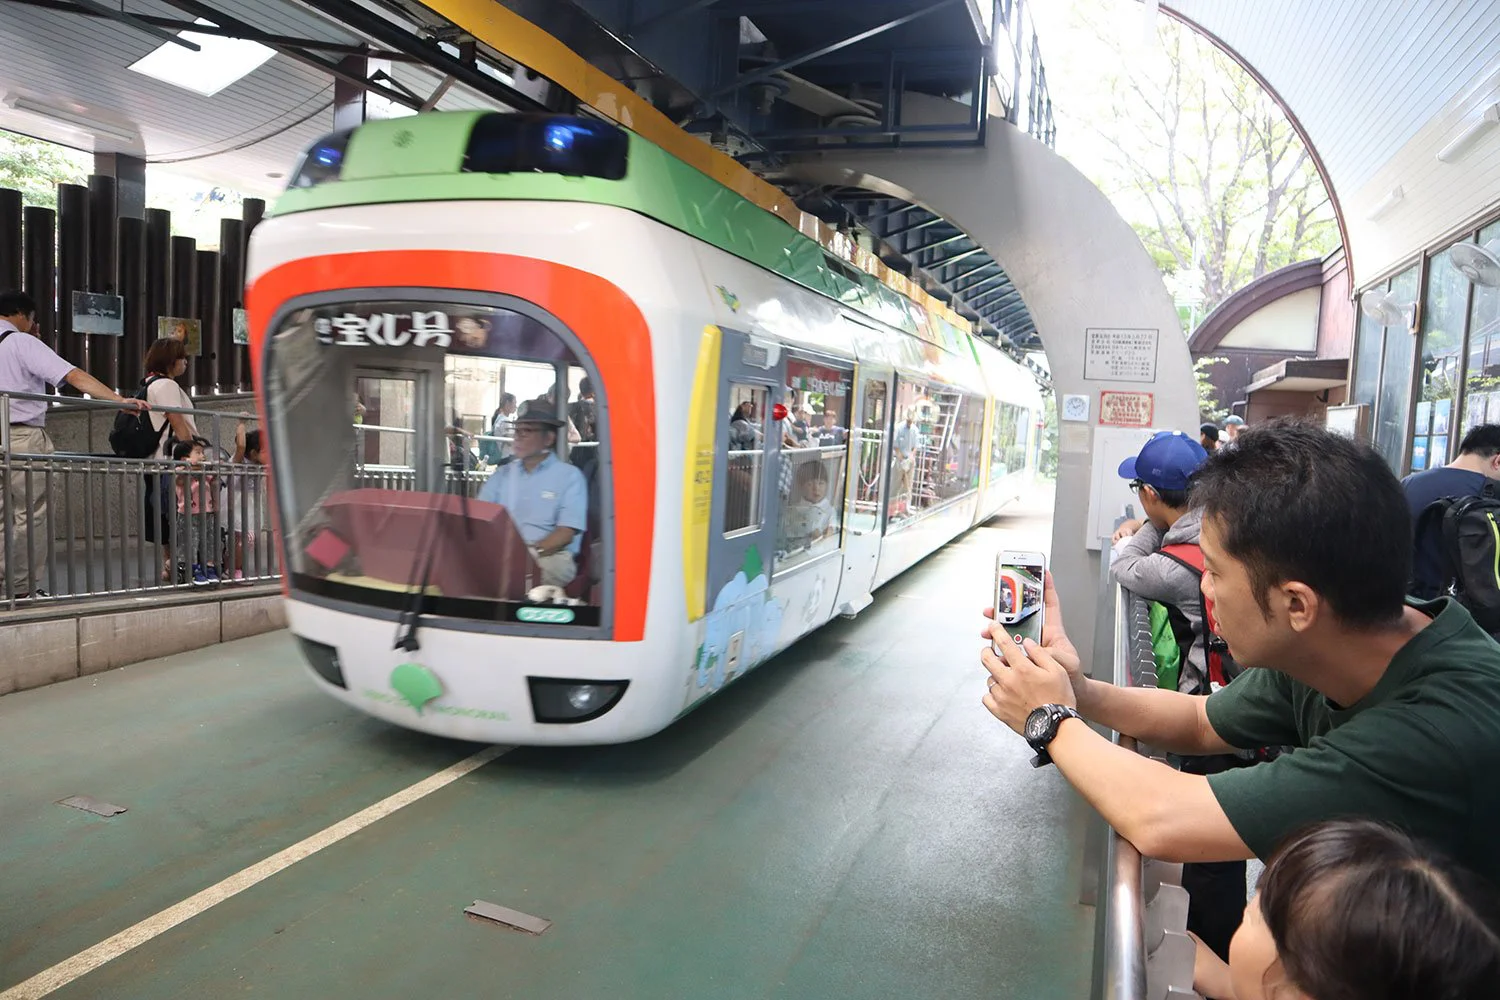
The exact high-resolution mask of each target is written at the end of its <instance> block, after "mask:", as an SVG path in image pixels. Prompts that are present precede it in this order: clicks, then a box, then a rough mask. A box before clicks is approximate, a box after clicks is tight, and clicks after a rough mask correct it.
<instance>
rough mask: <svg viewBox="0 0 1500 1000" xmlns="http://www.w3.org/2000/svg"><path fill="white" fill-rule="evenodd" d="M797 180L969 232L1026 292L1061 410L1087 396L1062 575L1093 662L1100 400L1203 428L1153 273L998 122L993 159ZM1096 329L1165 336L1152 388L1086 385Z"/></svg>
mask: <svg viewBox="0 0 1500 1000" xmlns="http://www.w3.org/2000/svg"><path fill="white" fill-rule="evenodd" d="M789 171H790V172H791V173H792V174H793V175H795V176H796V177H797V178H799V179H802V180H807V181H811V182H814V183H822V184H842V185H851V186H858V187H864V188H868V189H870V190H873V191H877V192H881V193H885V194H889V195H892V196H895V197H901V198H905V199H907V200H909V201H912V202H914V203H916V204H919V205H921V206H923V207H924V208H927V209H929V210H931V211H933V212H936V213H938V214H940V215H942V216H944V217H946V218H947V219H949V220H950V221H952V222H953V223H954V224H955V225H957V226H959V227H960V228H962V229H963V230H965V231H966V232H967V233H968V234H969V235H970V237H972V238H973V239H974V240H975V241H976V242H977V243H979V244H980V245H981V246H983V247H984V249H985V250H986V251H987V252H988V253H989V254H990V255H991V256H992V257H994V259H995V260H996V261H997V262H998V263H999V264H1000V266H1001V267H1003V268H1004V269H1005V271H1006V273H1007V274H1008V275H1010V278H1011V280H1012V281H1013V282H1014V283H1015V286H1016V288H1017V289H1018V290H1019V291H1020V293H1021V297H1022V299H1023V300H1024V301H1025V303H1026V307H1027V308H1028V309H1029V310H1030V311H1031V314H1032V316H1033V317H1034V318H1035V320H1036V325H1037V330H1038V332H1039V334H1040V336H1041V340H1042V344H1043V347H1044V348H1045V350H1046V354H1047V360H1048V362H1049V364H1050V366H1051V369H1052V380H1053V385H1054V386H1055V388H1056V390H1057V392H1058V394H1059V396H1062V395H1072V394H1086V395H1088V396H1089V398H1090V408H1089V423H1087V424H1081V423H1068V422H1063V423H1062V424H1061V425H1060V427H1059V435H1058V446H1059V456H1058V457H1059V466H1058V480H1057V506H1056V510H1055V515H1054V519H1053V527H1052V564H1053V567H1054V568H1055V570H1056V574H1055V576H1056V580H1057V586H1058V589H1059V592H1060V596H1061V597H1062V599H1063V601H1064V604H1065V606H1066V608H1067V615H1068V626H1069V632H1070V634H1071V635H1072V636H1073V640H1074V642H1075V643H1077V645H1078V647H1079V649H1081V650H1089V649H1091V648H1093V647H1092V642H1093V617H1094V610H1095V605H1096V602H1097V586H1098V580H1099V563H1098V559H1099V554H1098V553H1097V552H1093V551H1089V550H1087V549H1086V548H1085V545H1086V541H1087V538H1086V536H1087V534H1088V525H1087V519H1088V512H1089V491H1090V487H1091V469H1092V465H1091V461H1090V455H1091V453H1092V452H1093V450H1094V444H1095V438H1096V435H1097V433H1098V431H1099V417H1100V415H1099V393H1100V392H1101V391H1104V390H1121V391H1125V392H1150V393H1153V394H1154V396H1155V400H1154V402H1155V420H1154V424H1155V426H1156V427H1159V428H1172V429H1181V430H1184V431H1188V432H1190V433H1196V428H1197V425H1198V404H1197V392H1196V388H1195V385H1194V380H1193V372H1192V360H1191V358H1190V357H1189V355H1188V349H1187V343H1186V340H1185V338H1184V337H1183V336H1182V333H1181V328H1180V326H1179V323H1178V319H1177V312H1176V309H1175V308H1174V306H1173V304H1172V300H1171V297H1170V296H1169V295H1168V294H1167V289H1166V286H1165V285H1164V284H1163V283H1162V279H1161V274H1160V272H1159V271H1158V270H1157V268H1156V263H1155V262H1154V261H1153V260H1152V259H1151V256H1150V254H1148V253H1147V252H1146V249H1145V247H1143V246H1142V245H1141V242H1140V240H1139V238H1138V237H1137V236H1136V234H1135V231H1134V230H1132V229H1131V228H1130V226H1129V225H1127V224H1126V223H1125V221H1124V220H1123V219H1122V218H1120V216H1119V214H1118V213H1117V212H1116V211H1115V210H1114V207H1113V206H1112V205H1111V204H1110V203H1109V200H1108V199H1107V198H1106V197H1105V196H1104V194H1103V192H1101V191H1100V190H1099V189H1098V188H1097V187H1095V186H1094V185H1093V183H1092V182H1090V181H1089V179H1088V178H1087V177H1085V176H1084V175H1083V174H1081V173H1079V172H1078V171H1077V170H1076V169H1074V167H1073V166H1072V165H1071V164H1070V163H1068V162H1067V161H1066V160H1064V159H1063V158H1062V157H1060V156H1058V155H1057V154H1056V153H1054V152H1053V151H1052V150H1050V149H1048V148H1047V147H1046V146H1044V145H1042V144H1041V143H1040V142H1037V141H1036V140H1035V139H1032V138H1031V137H1030V136H1028V135H1026V134H1024V133H1022V132H1021V131H1019V130H1018V129H1016V128H1013V127H1011V126H1009V125H1007V124H1004V123H1001V122H998V121H992V122H991V123H990V127H989V128H988V130H987V137H986V145H985V146H984V147H983V148H977V149H964V150H902V151H896V152H885V151H874V150H869V151H861V150H858V149H853V148H851V149H845V150H840V151H839V152H837V153H820V154H817V155H816V156H815V157H814V158H810V159H807V160H802V161H799V162H797V163H795V164H793V165H792V166H791V167H790V168H789ZM1098 327H1104V328H1114V329H1147V330H1156V331H1159V332H1158V337H1157V344H1158V347H1157V360H1156V372H1155V381H1154V382H1152V383H1149V384H1147V383H1141V382H1123V381H1122V382H1115V381H1104V380H1089V379H1085V378H1084V354H1085V330H1087V329H1089V328H1098ZM1060 403H1061V400H1060V399H1059V404H1060ZM1060 409H1061V406H1059V410H1060ZM1111 475H1113V472H1112V471H1111ZM976 599H977V595H976Z"/></svg>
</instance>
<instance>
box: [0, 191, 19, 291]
mask: <svg viewBox="0 0 1500 1000" xmlns="http://www.w3.org/2000/svg"><path fill="white" fill-rule="evenodd" d="M21 246H22V243H21V192H19V191H11V190H9V189H5V190H0V289H11V288H21V287H22V285H21V261H22V260H23V251H22V249H21Z"/></svg>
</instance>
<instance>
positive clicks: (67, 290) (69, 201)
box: [42, 184, 93, 375]
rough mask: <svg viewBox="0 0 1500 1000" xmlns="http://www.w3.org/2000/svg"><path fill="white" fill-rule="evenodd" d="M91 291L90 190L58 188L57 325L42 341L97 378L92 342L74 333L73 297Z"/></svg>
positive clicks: (47, 332)
mask: <svg viewBox="0 0 1500 1000" xmlns="http://www.w3.org/2000/svg"><path fill="white" fill-rule="evenodd" d="M88 287H89V189H88V188H86V187H84V186H83V185H82V184H59V185H58V186H57V325H56V327H55V328H54V329H51V330H47V329H44V330H43V331H42V337H43V339H45V340H46V341H47V346H48V347H51V348H52V349H53V350H54V351H56V352H57V353H58V354H61V355H62V356H63V357H64V358H66V359H67V360H69V361H71V362H73V365H74V366H75V367H77V368H82V369H83V370H84V371H86V372H88V373H89V374H91V375H92V374H93V371H92V369H91V367H90V361H91V359H90V358H89V338H88V336H87V335H86V334H80V333H74V332H73V293H74V292H86V291H88Z"/></svg>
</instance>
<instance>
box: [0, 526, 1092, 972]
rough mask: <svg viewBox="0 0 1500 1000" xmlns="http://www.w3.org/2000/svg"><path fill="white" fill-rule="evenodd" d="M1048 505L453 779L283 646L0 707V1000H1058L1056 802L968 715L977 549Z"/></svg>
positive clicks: (1068, 966)
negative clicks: (693, 692)
mask: <svg viewBox="0 0 1500 1000" xmlns="http://www.w3.org/2000/svg"><path fill="white" fill-rule="evenodd" d="M1050 509H1051V505H1050V503H1047V502H1045V498H1044V499H1043V500H1042V501H1041V502H1037V501H1033V509H1032V510H1031V511H1029V512H1028V511H1020V512H1017V513H1015V514H1012V515H1011V516H1007V517H1002V518H1000V519H997V520H996V521H995V522H992V524H991V525H990V526H987V527H984V528H980V529H978V530H976V531H973V532H971V533H969V534H968V535H966V536H964V537H962V538H960V539H959V540H957V541H956V542H955V543H953V544H952V545H950V546H949V547H947V548H946V549H944V550H943V551H941V552H940V553H938V554H937V555H935V556H934V557H933V558H931V559H929V560H927V561H926V562H925V563H923V564H921V565H919V566H918V567H917V568H915V569H913V570H912V571H911V572H909V573H907V574H906V575H904V576H903V577H901V578H900V579H898V580H896V581H894V582H893V583H892V584H890V585H889V586H887V587H885V588H884V589H882V590H881V591H880V592H879V593H878V594H877V595H876V601H875V604H874V605H873V606H872V607H870V608H869V609H868V610H866V611H865V612H864V613H863V614H862V615H861V616H860V617H859V618H858V619H855V620H852V621H843V620H840V621H837V622H835V623H833V624H832V625H830V626H828V627H827V628H825V629H822V630H821V631H819V632H817V633H814V634H813V635H812V636H810V637H808V638H807V639H805V640H804V641H802V642H800V643H799V644H797V645H796V646H794V647H793V648H792V649H791V650H789V651H787V652H786V653H784V654H782V655H781V656H779V657H777V658H776V659H774V660H772V661H771V662H769V663H767V664H765V665H764V666H762V667H761V668H760V669H758V670H756V671H754V672H753V673H751V674H750V675H749V676H748V677H746V678H745V679H744V680H742V681H740V682H738V683H736V684H734V685H733V686H731V687H730V688H729V689H727V690H726V691H725V692H724V693H723V694H721V695H720V696H718V697H716V698H714V699H711V700H710V701H709V702H708V703H707V704H706V705H705V706H704V707H702V708H701V709H699V710H697V711H696V712H694V713H693V714H691V715H689V716H688V717H686V718H684V719H682V720H679V721H678V722H677V723H676V724H675V725H673V726H672V727H671V728H669V729H668V730H667V731H666V732H664V733H661V734H659V735H658V736H656V737H653V738H651V739H648V740H644V741H641V742H639V743H636V744H631V745H626V746H620V747H604V748H590V749H575V750H561V751H560V750H556V749H512V750H509V751H505V752H503V753H499V755H498V756H495V757H494V759H493V760H486V762H484V763H483V764H482V765H481V766H477V767H476V766H474V760H475V755H476V753H481V754H482V753H484V752H485V748H482V747H477V746H474V745H470V744H460V743H454V742H451V741H445V740H440V739H435V738H431V737H427V736H424V735H420V734H416V733H411V732H406V731H403V730H400V729H396V728H393V727H390V726H388V725H385V724H383V723H381V722H378V721H376V720H374V719H370V718H367V717H365V716H362V715H359V714H356V713H354V712H352V711H349V710H348V709H346V708H345V707H344V706H342V705H340V704H339V703H337V702H335V701H333V700H331V699H328V698H326V697H324V696H323V695H321V694H320V693H319V692H317V691H315V690H314V689H313V687H312V685H311V684H310V683H309V682H308V680H307V679H306V678H305V677H304V676H303V671H304V668H303V666H302V665H301V663H300V661H299V659H298V656H297V653H296V651H295V649H294V647H293V644H292V641H291V640H290V638H289V637H288V635H287V634H286V633H285V632H277V633H270V634H266V635H261V636H256V637H253V638H248V639H242V640H239V641H235V642H230V643H226V644H223V645H219V646H213V647H210V648H208V649H204V650H201V651H199V652H196V653H192V654H183V655H179V656H174V657H169V658H165V659H160V660H155V661H151V662H148V663H144V664H137V665H134V666H129V667H125V668H122V669H120V670H115V671H111V672H108V673H104V674H99V675H95V676H90V677H84V678H81V679H78V680H74V681H68V682H64V683H61V684H57V685H53V686H50V687H46V688H41V689H38V690H34V691H27V692H22V693H18V694H15V695H10V696H7V697H5V698H3V699H0V758H3V759H4V760H5V761H7V765H6V780H5V781H4V782H3V783H0V815H3V816H4V817H5V836H4V837H3V838H0V871H3V872H4V873H5V874H4V876H3V884H4V891H3V892H0V927H4V928H5V933H4V934H3V935H0V1000H19V998H20V997H33V996H51V997H56V998H59V1000H81V998H86V997H109V998H112V1000H146V998H150V1000H164V998H200V997H201V998H210V997H212V998H220V997H229V996H241V995H246V996H249V995H256V996H268V997H278V998H300V997H330V996H340V997H344V996H358V997H365V998H384V997H390V998H396V997H400V998H409V997H413V996H423V997H432V998H467V997H486V998H489V997H518V998H519V997H527V998H534V997H547V998H552V1000H572V998H577V1000H594V998H604V997H610V998H617V997H619V998H642V1000H644V998H652V1000H660V998H678V997H682V998H688V997H692V998H700V997H715V998H752V997H778V998H780V997H786V998H809V1000H812V998H819V1000H831V998H850V1000H855V998H871V1000H874V998H894V997H944V998H967V997H975V998H981V997H984V998H1027V1000H1051V998H1057V1000H1062V998H1077V997H1080V996H1085V995H1087V992H1088V984H1089V976H1090V962H1091V954H1092V934H1093V911H1092V910H1091V909H1089V908H1087V907H1083V906H1081V905H1079V903H1078V898H1079V886H1080V884H1081V880H1082V877H1083V871H1082V869H1083V837H1084V826H1085V820H1086V807H1085V806H1084V805H1083V804H1082V803H1081V801H1079V800H1078V799H1077V797H1076V796H1075V795H1074V794H1073V793H1072V792H1071V791H1070V790H1069V789H1068V787H1067V785H1066V783H1065V782H1064V781H1063V780H1062V778H1061V776H1059V775H1058V774H1057V773H1055V771H1054V770H1051V769H1048V770H1045V771H1037V770H1034V769H1032V768H1031V766H1030V763H1029V758H1030V753H1029V750H1028V748H1027V747H1026V746H1025V744H1024V743H1023V742H1022V741H1021V740H1020V739H1019V738H1018V737H1016V736H1014V735H1013V734H1011V733H1010V732H1009V731H1007V730H1005V729H1004V728H1003V727H1001V726H1000V724H999V723H997V722H995V721H994V720H993V719H992V718H991V717H990V716H989V714H988V713H987V712H986V711H985V710H984V708H983V706H982V705H981V704H980V698H981V696H982V694H983V692H984V683H983V676H982V669H981V668H980V666H979V663H978V657H977V652H978V647H979V644H980V640H979V639H978V637H977V634H976V631H977V628H978V625H979V610H980V608H981V607H982V606H983V604H984V603H986V596H987V592H988V590H989V589H990V588H991V587H992V583H993V581H992V578H993V565H994V553H995V552H996V550H997V549H999V548H1001V547H1006V546H1012V547H1025V548H1033V549H1035V548H1042V549H1045V548H1046V546H1047V536H1048V522H1047V520H1046V518H1047V516H1048V515H1049V513H1050ZM493 754H494V752H493V751H492V752H491V755H492V756H493ZM465 762H467V763H465ZM459 764H462V767H460V768H459V769H458V770H464V769H466V768H472V769H470V770H467V773H464V774H463V775H462V776H461V777H457V778H456V779H454V780H446V779H441V780H438V781H436V782H434V781H433V780H431V779H433V776H435V775H440V774H441V775H446V776H447V778H452V776H453V774H454V773H455V771H454V770H449V769H452V768H454V766H455V765H459ZM424 782H426V783H425V784H424ZM73 795H88V796H93V797H94V798H96V799H100V800H103V801H106V802H109V803H114V804H118V805H121V806H125V807H127V808H128V811H127V812H124V813H121V814H119V815H116V816H114V817H112V818H103V817H101V816H98V815H95V814H93V813H90V812H84V811H80V810H78V809H74V808H69V807H65V806H62V805H59V804H57V803H58V801H59V800H61V799H64V798H66V797H68V796H73ZM393 795H404V796H405V798H403V799H401V800H399V801H407V800H410V803H409V804H406V805H404V807H402V808H399V809H396V810H394V811H389V812H388V814H384V815H380V814H378V813H377V814H374V818H372V814H371V813H370V812H368V811H367V810H368V807H370V806H372V804H375V803H379V802H382V800H386V799H387V797H389V796H393ZM362 811H365V812H362ZM351 817H353V820H352V821H350V822H345V821H348V820H350V818H351ZM341 824H342V825H341ZM351 830H353V831H354V832H352V833H351V832H350V831H351ZM292 845H300V846H298V847H297V849H296V851H294V852H291V855H290V856H288V855H282V856H281V857H280V859H279V860H278V861H277V862H276V864H275V865H273V866H272V867H278V866H279V867H280V870H277V871H276V872H275V873H274V874H270V875H269V877H265V876H266V872H267V869H266V867H265V866H264V865H262V866H261V867H260V868H256V867H254V866H257V864H258V863H261V862H264V861H265V860H266V859H268V858H272V857H273V856H276V855H278V852H283V851H285V849H287V848H288V847H291V846H292ZM224 880H231V881H229V882H227V883H224V885H223V886H221V889H220V890H219V891H217V894H216V895H211V896H209V895H205V894H203V890H205V889H208V888H209V887H211V886H215V885H217V884H220V883H222V882H223V881H224ZM241 886H248V888H243V891H239V892H238V893H233V894H229V893H231V892H232V890H233V889H235V888H238V887H241ZM226 894H228V895H227V898H225V897H226ZM476 900H485V901H489V902H493V903H497V904H499V905H501V906H505V907H510V908H513V909H515V910H520V911H523V912H525V913H527V914H533V915H536V916H539V917H543V918H545V919H548V920H551V921H553V924H552V926H551V927H550V928H549V929H547V930H546V931H545V933H543V934H541V935H540V936H532V935H530V934H525V933H521V932H518V931H515V930H511V929H508V928H506V927H504V926H502V925H499V924H495V923H490V922H485V921H480V920H476V919H474V918H471V917H467V916H465V914H464V912H463V911H464V908H465V907H466V906H469V905H470V904H471V903H473V902H474V901H476ZM184 901H187V902H186V903H185V904H184ZM180 904H181V905H180ZM173 907H177V909H175V910H174V909H172V908H173ZM122 932H126V933H123V934H122ZM111 939H113V940H111ZM101 942H109V943H108V944H107V945H106V946H105V947H104V948H100V947H99V945H100V944H101ZM49 970H50V971H49ZM44 973H45V978H44V979H41V980H37V979H33V977H37V976H38V975H39V974H44Z"/></svg>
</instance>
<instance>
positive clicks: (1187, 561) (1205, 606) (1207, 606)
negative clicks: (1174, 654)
mask: <svg viewBox="0 0 1500 1000" xmlns="http://www.w3.org/2000/svg"><path fill="white" fill-rule="evenodd" d="M1161 554H1162V555H1164V556H1166V557H1167V558H1168V559H1170V560H1172V561H1173V562H1175V563H1177V564H1178V565H1179V566H1183V567H1186V568H1187V569H1190V570H1192V571H1193V572H1194V573H1196V574H1198V578H1199V579H1200V580H1201V579H1202V578H1203V550H1202V549H1200V548H1199V547H1198V546H1197V545H1194V544H1192V543H1183V544H1178V545H1164V546H1162V548H1161ZM1198 602H1199V612H1200V613H1201V614H1202V616H1203V618H1202V620H1203V652H1204V656H1203V659H1204V662H1205V663H1207V664H1208V692H1207V693H1209V694H1212V693H1213V692H1215V691H1217V690H1219V688H1221V687H1223V686H1224V685H1225V684H1228V683H1229V682H1230V681H1232V680H1234V679H1235V678H1236V677H1238V676H1239V675H1240V674H1242V673H1244V672H1245V668H1244V667H1241V666H1240V665H1239V664H1238V663H1235V662H1234V657H1232V656H1230V655H1229V644H1228V643H1227V642H1225V641H1224V640H1223V639H1221V638H1219V635H1218V633H1216V632H1215V631H1214V627H1213V623H1214V622H1215V621H1216V619H1215V618H1214V602H1213V601H1211V600H1209V599H1208V598H1207V597H1205V596H1204V595H1203V588H1202V587H1201V586H1200V587H1199V588H1198ZM1168 610H1169V611H1170V612H1172V613H1173V614H1174V615H1175V616H1176V618H1177V619H1179V620H1180V625H1179V626H1178V627H1177V629H1176V631H1177V633H1178V637H1179V641H1181V642H1183V657H1182V658H1183V660H1186V659H1187V649H1188V648H1190V647H1191V645H1192V643H1193V642H1194V641H1196V640H1197V637H1196V636H1194V635H1193V634H1192V628H1191V626H1190V625H1189V624H1188V621H1187V616H1186V615H1184V614H1182V612H1181V611H1178V610H1176V609H1175V608H1169V609H1168Z"/></svg>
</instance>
